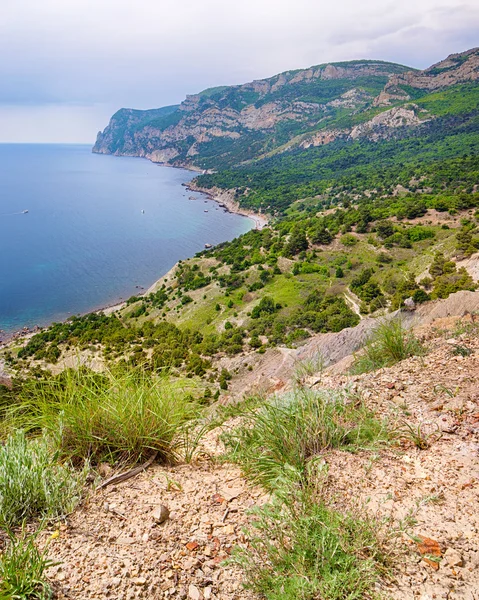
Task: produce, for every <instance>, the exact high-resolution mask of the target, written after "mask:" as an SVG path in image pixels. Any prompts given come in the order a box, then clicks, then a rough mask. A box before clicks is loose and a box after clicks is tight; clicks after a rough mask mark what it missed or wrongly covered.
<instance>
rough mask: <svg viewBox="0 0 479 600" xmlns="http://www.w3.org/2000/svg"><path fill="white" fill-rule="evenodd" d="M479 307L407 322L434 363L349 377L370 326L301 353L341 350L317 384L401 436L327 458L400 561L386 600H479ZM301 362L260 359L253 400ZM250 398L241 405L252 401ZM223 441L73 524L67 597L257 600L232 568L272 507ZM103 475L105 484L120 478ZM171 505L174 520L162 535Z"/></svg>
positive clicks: (418, 360)
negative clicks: (362, 406)
mask: <svg viewBox="0 0 479 600" xmlns="http://www.w3.org/2000/svg"><path fill="white" fill-rule="evenodd" d="M478 308H479V294H477V293H472V292H461V293H459V294H455V295H454V297H452V296H451V297H450V299H448V300H446V301H442V302H438V303H432V304H428V306H425V307H424V308H419V309H418V310H417V311H415V313H414V312H413V313H411V314H410V316H406V319H408V320H409V322H410V324H411V325H413V326H414V327H415V333H416V335H417V336H419V337H420V339H421V340H422V342H423V344H424V345H425V347H426V348H427V353H426V354H425V355H424V356H421V357H412V358H409V359H407V360H404V361H402V362H400V363H398V364H396V365H394V366H393V367H390V368H387V369H381V370H378V371H376V372H373V373H368V374H364V375H360V376H352V375H348V373H347V370H346V369H347V366H348V364H350V361H351V356H350V355H351V351H352V350H354V348H356V346H357V344H359V339H360V338H362V337H363V336H364V335H365V334H366V331H367V325H366V324H367V322H368V321H369V319H363V320H362V321H361V323H360V325H359V326H358V328H356V330H357V331H354V330H351V332H349V333H348V332H346V333H343V332H341V333H340V334H328V336H329V337H328V336H318V337H317V338H316V339H315V340H312V341H311V342H310V345H309V346H308V347H303V349H302V351H301V352H300V353H299V354H300V355H301V353H305V352H306V351H311V352H313V349H315V348H316V349H317V348H319V347H321V348H322V349H323V351H324V349H325V348H329V349H330V353H329V356H331V357H332V360H331V363H332V364H331V366H330V367H329V368H326V370H323V371H320V370H319V369H318V371H317V372H314V373H311V374H310V375H309V376H308V377H306V378H305V379H304V381H303V383H304V384H305V385H306V386H309V387H312V388H318V387H325V388H333V389H335V388H336V389H337V388H345V387H347V388H349V389H351V390H352V391H353V392H355V393H357V394H358V396H360V397H361V398H363V399H364V401H365V403H366V404H367V405H368V406H369V407H370V408H371V409H373V410H374V411H375V413H376V414H377V415H378V416H380V417H382V418H384V419H386V420H387V422H388V426H389V429H390V430H391V431H393V432H395V436H396V438H395V442H394V443H393V444H392V445H389V446H387V447H385V448H382V449H379V450H377V451H375V452H371V451H368V452H366V451H364V452H358V453H356V454H350V453H347V452H342V451H334V452H327V453H325V454H324V456H323V458H324V461H325V462H326V463H327V465H328V467H329V470H328V480H327V493H328V495H329V496H330V498H331V502H333V503H334V504H335V505H337V507H338V509H340V510H347V509H348V508H349V507H351V506H353V505H355V506H357V505H359V506H361V507H362V508H363V509H364V510H366V511H367V512H368V513H369V514H370V516H371V517H372V518H374V519H377V523H378V531H379V533H380V535H381V537H382V538H383V544H384V551H385V552H386V553H387V554H388V555H389V556H390V561H391V574H390V576H388V577H385V579H384V581H382V582H381V584H380V585H378V592H380V593H382V597H384V598H392V599H394V600H399V599H401V600H414V599H420V600H432V599H434V598H438V599H439V598H444V599H446V598H448V599H451V600H477V598H479V510H478V509H479V322H476V321H479V319H478V318H477V317H475V316H474V314H473V313H474V311H477V309H478ZM454 313H456V315H457V314H459V315H463V316H462V317H458V316H451V314H454ZM471 313H472V314H471ZM345 331H346V330H345ZM341 334H342V337H341ZM333 335H336V337H331V336H333ZM297 356H298V351H297V350H287V349H285V350H278V349H277V350H275V351H274V352H271V353H267V355H266V354H265V355H263V356H262V357H260V358H261V360H262V361H263V362H262V363H261V369H262V371H258V372H256V373H251V372H248V371H246V372H247V373H249V374H250V375H251V381H249V383H248V384H247V385H248V389H252V388H253V387H254V385H253V384H254V382H255V381H256V382H257V387H261V383H263V389H262V390H260V391H263V393H265V394H266V393H271V392H274V391H275V390H274V387H275V386H274V378H275V377H276V388H277V390H284V389H288V388H289V387H291V386H292V385H293V382H292V380H291V374H292V373H293V372H294V365H295V361H296V360H297ZM243 360H244V359H243ZM348 361H349V362H348ZM236 389H237V392H236V394H235V396H233V392H232V393H231V399H235V398H236V399H237V398H238V397H239V396H241V395H242V393H243V391H244V390H245V389H246V388H240V387H239V386H237V388H236ZM220 433H221V431H219V430H214V431H212V432H210V433H209V434H208V436H207V438H206V439H205V441H204V447H203V451H202V452H201V453H200V456H199V458H197V460H196V462H194V463H192V464H180V465H177V466H170V467H165V466H160V465H154V466H153V467H151V468H150V469H148V470H147V471H145V472H143V473H142V474H141V475H139V476H138V477H136V478H135V479H131V480H129V481H127V482H125V483H121V484H118V485H117V486H111V487H107V488H105V489H104V490H101V491H97V492H96V493H95V492H93V493H92V494H91V495H90V497H89V498H88V499H87V500H86V501H85V502H84V504H83V505H82V506H81V507H80V508H79V509H78V510H77V511H76V512H75V513H74V514H72V515H71V516H70V517H69V518H68V519H67V521H66V522H65V523H62V525H61V526H60V529H59V535H58V536H57V537H56V535H57V534H54V539H52V540H51V541H50V542H49V556H50V557H51V558H52V559H53V560H58V561H61V564H60V565H58V566H56V567H53V568H52V569H51V570H50V576H51V578H52V581H53V582H54V583H55V585H56V586H57V588H58V590H59V593H60V597H64V598H89V599H90V598H91V599H101V598H115V599H117V598H118V599H120V598H121V599H123V598H124V599H132V598H145V599H146V598H148V599H150V598H151V599H157V598H158V599H160V598H161V599H162V598H181V599H191V600H201V599H208V598H211V599H218V600H235V599H240V598H241V599H244V600H253V599H254V598H255V596H254V595H253V594H252V593H251V592H249V591H247V590H244V589H243V581H244V574H243V573H242V572H241V570H239V568H238V567H237V566H235V565H233V564H231V563H225V562H224V560H225V559H227V558H228V557H229V556H230V554H231V552H232V549H233V548H234V547H235V546H240V547H241V546H243V547H244V546H246V545H247V544H248V538H247V535H245V533H244V532H243V527H245V526H247V524H248V523H249V522H250V519H251V516H250V515H249V510H250V509H251V507H252V506H255V505H258V504H262V503H263V502H265V501H267V497H266V496H265V495H264V493H263V492H262V491H261V490H260V489H256V488H254V487H252V486H250V485H249V484H248V483H247V482H246V480H245V479H244V478H243V477H242V475H241V472H240V470H239V469H238V468H237V467H235V466H232V465H229V464H225V463H222V462H220V461H218V456H219V455H220V454H221V452H222V447H221V443H220V441H219V439H218V438H219V435H220ZM103 471H104V472H103V476H104V478H105V479H106V478H108V477H109V476H111V474H112V473H111V472H110V470H109V469H108V468H107V467H106V466H104V467H103ZM161 505H164V506H166V507H167V508H168V510H169V518H168V519H167V520H166V521H165V522H164V523H161V524H159V523H158V522H157V517H156V516H155V514H156V513H155V510H157V509H159V508H160V506H161ZM52 532H54V529H51V530H50V531H49V532H46V533H45V535H44V540H45V542H46V540H47V539H48V536H50V534H51V533H52Z"/></svg>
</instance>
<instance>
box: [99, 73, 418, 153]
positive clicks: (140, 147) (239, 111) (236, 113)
mask: <svg viewBox="0 0 479 600" xmlns="http://www.w3.org/2000/svg"><path fill="white" fill-rule="evenodd" d="M406 70H407V67H403V66H401V65H396V64H393V63H387V62H381V61H354V62H351V63H337V64H330V65H321V66H318V67H312V68H310V69H305V70H300V71H288V72H285V73H281V74H279V75H276V76H274V77H271V78H269V79H264V80H259V81H252V82H250V83H246V84H244V85H238V86H230V87H226V88H213V89H211V90H205V91H204V92H202V93H200V94H196V95H191V96H187V97H186V99H185V100H184V101H183V102H182V103H181V104H180V105H179V106H174V107H166V108H165V109H158V110H150V111H138V110H133V109H126V108H124V109H121V110H119V111H118V112H117V113H115V114H114V115H113V117H112V118H111V120H110V123H109V125H108V126H107V127H106V129H105V130H104V131H103V132H100V133H99V134H98V137H97V140H96V143H95V146H94V147H93V152H98V153H103V154H116V155H126V156H143V157H147V158H150V159H151V160H153V161H155V162H162V163H169V164H174V163H175V162H188V160H191V158H192V157H194V156H196V155H197V154H198V153H199V152H201V146H202V145H204V144H208V143H211V142H214V141H217V140H219V139H221V140H223V144H226V145H227V144H228V143H231V142H233V141H236V140H239V139H240V138H245V137H248V135H249V136H250V137H252V138H255V139H256V138H258V139H259V138H262V137H264V136H265V135H267V134H268V133H271V132H274V131H275V129H276V128H277V127H278V126H279V125H280V124H282V123H285V122H290V123H293V124H294V123H296V124H300V125H301V124H304V125H305V126H306V127H308V126H314V125H315V124H316V123H318V121H320V120H321V119H322V118H324V117H325V116H327V115H328V114H330V113H331V111H335V110H338V109H347V110H350V111H355V110H358V108H363V107H364V106H366V105H368V104H371V102H372V101H373V99H374V93H372V92H371V88H372V89H377V90H378V91H379V90H380V89H381V88H382V87H383V86H384V84H385V83H386V82H387V79H388V77H389V76H390V75H392V74H396V73H397V74H400V73H403V72H405V71H406ZM366 85H367V86H368V88H369V89H368V90H366V89H365V87H363V86H366Z"/></svg>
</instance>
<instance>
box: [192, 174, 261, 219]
mask: <svg viewBox="0 0 479 600" xmlns="http://www.w3.org/2000/svg"><path fill="white" fill-rule="evenodd" d="M186 187H187V189H188V190H190V191H192V192H201V193H202V194H205V195H206V196H207V197H208V198H209V199H210V200H213V201H215V202H218V203H219V205H220V206H221V207H222V208H225V209H226V210H227V211H228V212H231V213H235V214H237V215H243V216H244V217H248V218H249V219H251V220H252V221H254V223H255V229H259V230H261V229H263V227H266V225H267V224H268V223H269V218H268V216H267V215H264V214H262V213H257V212H255V211H253V210H249V209H247V208H242V207H241V206H240V203H239V202H238V201H237V200H235V196H234V190H223V189H221V188H217V187H213V188H211V189H208V188H202V187H200V186H199V185H197V184H196V183H195V182H194V181H191V182H190V183H188V184H187V186H186Z"/></svg>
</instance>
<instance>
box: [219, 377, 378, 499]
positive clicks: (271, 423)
mask: <svg viewBox="0 0 479 600" xmlns="http://www.w3.org/2000/svg"><path fill="white" fill-rule="evenodd" d="M241 416H242V423H243V424H242V425H241V427H238V428H236V429H234V430H233V431H231V432H229V433H225V434H224V435H223V441H224V443H225V446H226V450H227V456H228V458H229V459H230V460H231V461H232V462H238V463H240V464H241V466H242V468H243V470H244V472H245V473H246V475H247V476H248V477H250V478H251V479H252V480H253V481H254V482H255V483H259V484H261V485H263V486H264V487H265V488H267V489H274V488H275V485H276V481H277V479H278V478H281V477H283V476H284V471H285V468H288V469H293V470H295V471H296V472H297V473H298V475H299V476H300V477H306V475H307V471H308V461H310V460H311V459H313V458H314V457H317V456H318V455H319V454H320V453H321V452H323V451H324V450H327V449H330V448H345V449H348V450H351V451H354V450H358V449H360V448H365V447H371V446H374V445H377V444H379V443H381V442H384V441H385V440H386V439H387V436H388V433H387V430H386V427H385V424H384V423H383V422H381V421H379V420H378V419H377V418H376V417H375V416H374V415H373V413H372V412H371V411H369V410H368V409H367V408H366V407H365V406H364V405H363V403H362V402H361V401H360V399H358V397H357V396H354V395H351V394H349V393H348V392H342V391H339V392H338V391H328V390H320V391H314V390H306V389H302V390H297V391H295V392H292V393H290V394H286V395H284V396H280V397H276V398H274V399H272V400H271V401H269V402H268V403H267V404H265V405H264V406H263V407H262V408H260V409H256V408H254V405H253V407H252V408H248V407H247V408H246V409H245V411H244V412H243V414H242V415H241Z"/></svg>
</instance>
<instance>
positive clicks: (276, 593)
mask: <svg viewBox="0 0 479 600" xmlns="http://www.w3.org/2000/svg"><path fill="white" fill-rule="evenodd" d="M253 514H254V517H255V520H254V521H253V523H252V527H251V529H250V530H249V531H247V534H248V536H249V549H248V550H246V549H236V550H235V552H234V553H233V561H234V562H236V563H238V564H240V565H241V567H242V568H243V569H244V570H245V572H246V575H247V579H248V583H247V587H249V588H250V589H252V590H254V591H255V592H256V593H258V594H259V595H260V596H261V597H263V598H266V599H268V600H277V599H279V598H281V600H298V599H301V600H316V599H319V598H321V599H322V598H324V599H326V598H327V599H328V600H344V599H348V600H353V599H358V600H359V599H363V598H371V597H374V592H373V589H374V584H375V583H376V581H377V580H378V579H379V577H380V575H381V574H382V573H384V571H385V570H386V568H387V566H386V565H387V557H386V556H385V555H384V553H383V551H382V549H381V544H380V540H379V539H378V524H377V523H376V522H374V521H373V520H372V519H368V518H366V517H365V516H364V515H362V514H359V513H357V512H349V511H346V512H342V511H341V512H340V511H336V510H334V509H331V508H330V507H328V506H327V505H326V504H325V503H324V502H323V501H322V500H321V499H319V500H318V498H316V497H315V496H314V495H312V493H311V490H303V491H301V492H299V493H298V492H297V491H296V490H293V489H289V488H288V486H286V487H285V488H283V491H282V492H281V493H280V495H279V496H276V497H275V498H274V499H273V501H272V502H271V503H269V504H267V505H266V506H264V507H262V508H257V509H256V510H255V511H254V513H253Z"/></svg>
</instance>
